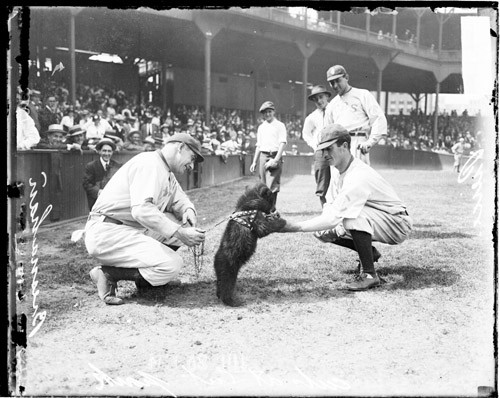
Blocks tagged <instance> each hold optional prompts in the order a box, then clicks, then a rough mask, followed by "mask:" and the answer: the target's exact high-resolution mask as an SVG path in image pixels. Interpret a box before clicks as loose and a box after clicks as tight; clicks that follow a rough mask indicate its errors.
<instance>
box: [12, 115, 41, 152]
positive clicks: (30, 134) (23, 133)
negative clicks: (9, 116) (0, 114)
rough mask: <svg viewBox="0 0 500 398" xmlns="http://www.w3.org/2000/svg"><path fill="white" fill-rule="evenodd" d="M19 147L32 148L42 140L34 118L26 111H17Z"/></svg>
mask: <svg viewBox="0 0 500 398" xmlns="http://www.w3.org/2000/svg"><path fill="white" fill-rule="evenodd" d="M17 117H18V120H17V129H18V134H17V140H18V141H17V149H21V150H23V149H24V150H27V149H31V148H32V147H34V146H35V145H37V144H38V143H39V142H40V134H39V133H38V130H37V128H36V126H35V122H34V120H33V119H32V118H31V117H30V116H29V115H28V114H27V113H26V112H24V111H22V112H18V113H17Z"/></svg>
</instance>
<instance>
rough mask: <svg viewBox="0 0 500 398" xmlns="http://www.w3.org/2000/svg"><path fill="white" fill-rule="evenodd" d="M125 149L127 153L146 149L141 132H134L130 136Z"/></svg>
mask: <svg viewBox="0 0 500 398" xmlns="http://www.w3.org/2000/svg"><path fill="white" fill-rule="evenodd" d="M123 149H125V150H127V151H142V150H143V149H144V144H142V141H141V133H140V132H139V130H132V131H131V132H130V133H129V134H128V136H127V141H126V142H125V144H123Z"/></svg>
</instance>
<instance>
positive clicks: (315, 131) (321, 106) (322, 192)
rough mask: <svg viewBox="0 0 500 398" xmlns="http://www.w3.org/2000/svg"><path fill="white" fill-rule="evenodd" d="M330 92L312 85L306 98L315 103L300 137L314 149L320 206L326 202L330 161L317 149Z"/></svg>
mask: <svg viewBox="0 0 500 398" xmlns="http://www.w3.org/2000/svg"><path fill="white" fill-rule="evenodd" d="M331 96H332V93H331V92H330V91H328V90H327V89H326V88H325V87H324V86H314V87H313V88H312V90H311V94H310V95H309V97H308V99H309V100H310V101H312V102H314V104H315V105H316V109H315V110H314V111H312V112H311V113H310V114H309V115H308V116H307V117H306V118H305V120H304V127H303V128H302V138H303V139H304V141H305V142H306V143H307V145H309V146H310V147H311V148H312V149H313V150H314V177H315V180H316V196H318V197H319V201H320V202H321V206H323V205H324V204H325V203H326V193H327V191H328V187H329V186H330V180H331V172H330V162H329V161H327V160H326V159H325V158H324V154H323V151H318V150H317V148H318V143H319V139H320V132H321V130H323V127H325V120H326V119H325V110H326V107H327V105H328V101H329V100H330V98H331Z"/></svg>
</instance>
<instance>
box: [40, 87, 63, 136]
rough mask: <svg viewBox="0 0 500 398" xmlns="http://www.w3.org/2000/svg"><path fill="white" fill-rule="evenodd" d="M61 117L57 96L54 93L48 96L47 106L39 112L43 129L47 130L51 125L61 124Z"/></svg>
mask: <svg viewBox="0 0 500 398" xmlns="http://www.w3.org/2000/svg"><path fill="white" fill-rule="evenodd" d="M61 119H62V117H61V115H60V113H59V109H58V106H57V100H56V97H54V96H52V95H51V96H49V97H47V101H46V103H45V106H44V107H43V108H42V109H40V112H39V113H38V121H39V122H40V128H41V129H42V130H41V131H47V130H48V128H49V126H50V125H53V124H59V123H60V122H61Z"/></svg>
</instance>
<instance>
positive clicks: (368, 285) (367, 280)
mask: <svg viewBox="0 0 500 398" xmlns="http://www.w3.org/2000/svg"><path fill="white" fill-rule="evenodd" d="M378 286H380V278H379V277H378V275H375V276H371V275H370V274H360V275H359V276H358V278H357V280H356V281H354V282H351V283H349V284H348V285H347V290H351V291H355V292H361V291H364V290H368V289H372V288H374V287H378Z"/></svg>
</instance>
